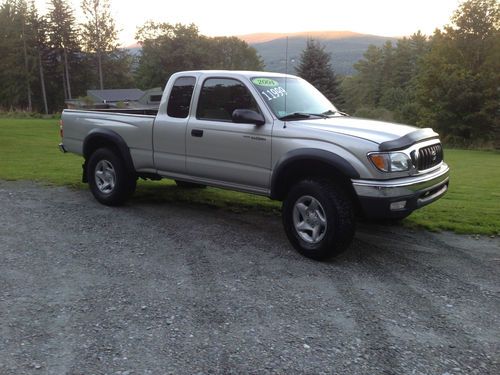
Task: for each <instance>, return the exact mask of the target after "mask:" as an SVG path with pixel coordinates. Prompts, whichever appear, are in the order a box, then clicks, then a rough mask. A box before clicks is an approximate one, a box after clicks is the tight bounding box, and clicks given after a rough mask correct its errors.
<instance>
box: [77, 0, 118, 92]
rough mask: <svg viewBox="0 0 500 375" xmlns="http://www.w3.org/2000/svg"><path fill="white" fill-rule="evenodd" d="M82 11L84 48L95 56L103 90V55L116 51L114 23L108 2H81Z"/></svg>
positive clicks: (105, 0)
mask: <svg viewBox="0 0 500 375" xmlns="http://www.w3.org/2000/svg"><path fill="white" fill-rule="evenodd" d="M82 9H83V13H84V15H85V17H86V18H87V22H86V23H84V24H82V40H83V43H84V48H85V51H87V52H89V53H95V54H96V58H97V70H98V74H99V87H100V88H101V90H103V89H104V79H103V61H102V60H103V55H105V54H107V53H112V52H114V51H116V49H117V32H116V26H115V22H114V20H113V18H112V17H111V13H110V3H109V0H83V1H82Z"/></svg>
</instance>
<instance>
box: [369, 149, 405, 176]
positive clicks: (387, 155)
mask: <svg viewBox="0 0 500 375" xmlns="http://www.w3.org/2000/svg"><path fill="white" fill-rule="evenodd" d="M368 159H370V160H371V162H372V163H373V165H375V167H377V169H379V170H381V171H382V172H403V171H407V170H409V169H410V165H411V160H410V158H409V157H408V156H407V155H406V154H404V153H402V152H372V153H370V154H368Z"/></svg>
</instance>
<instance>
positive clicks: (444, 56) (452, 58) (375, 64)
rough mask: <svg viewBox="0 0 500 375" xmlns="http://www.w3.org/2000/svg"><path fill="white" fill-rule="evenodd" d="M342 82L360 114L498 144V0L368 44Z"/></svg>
mask: <svg viewBox="0 0 500 375" xmlns="http://www.w3.org/2000/svg"><path fill="white" fill-rule="evenodd" d="M355 69H356V70H357V74H356V75H354V76H352V77H346V78H345V79H344V80H343V82H342V85H341V93H342V94H341V95H342V99H343V101H344V104H343V105H344V109H345V110H346V111H347V112H350V113H351V114H354V115H357V116H360V117H371V118H380V119H385V120H394V121H399V122H404V123H409V124H414V125H417V126H420V127H432V128H434V129H436V130H437V131H439V132H440V134H441V135H442V137H443V138H444V139H445V140H446V141H448V143H449V144H455V145H464V146H468V145H478V144H484V145H493V146H495V147H500V116H499V115H500V100H499V99H500V95H499V94H500V3H498V2H497V1H496V0H469V1H466V2H464V3H462V5H461V6H460V7H459V8H458V9H457V10H456V12H455V13H454V15H453V17H452V18H451V24H450V25H449V26H446V27H445V28H444V29H443V30H436V31H435V32H434V34H433V35H432V36H431V37H429V38H427V37H426V36H424V35H422V34H421V33H420V32H419V33H416V34H414V35H412V36H411V37H409V38H403V39H401V40H399V41H398V42H397V44H396V45H393V44H392V43H390V42H388V43H386V44H385V45H384V46H383V47H380V48H379V47H375V46H371V47H370V48H368V50H367V51H366V53H365V54H364V58H363V59H362V60H360V61H359V62H358V63H356V64H355Z"/></svg>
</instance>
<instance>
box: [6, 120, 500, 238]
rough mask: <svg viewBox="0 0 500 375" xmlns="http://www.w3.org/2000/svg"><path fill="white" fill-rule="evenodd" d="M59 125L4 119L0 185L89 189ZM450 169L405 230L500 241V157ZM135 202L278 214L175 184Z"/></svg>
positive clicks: (245, 198)
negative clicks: (444, 189)
mask: <svg viewBox="0 0 500 375" xmlns="http://www.w3.org/2000/svg"><path fill="white" fill-rule="evenodd" d="M58 132H59V125H58V121H57V120H40V119H0V179H3V180H33V181H39V182H42V183H49V184H55V185H67V186H71V187H74V188H86V187H87V186H86V184H82V183H81V182H80V180H81V164H82V158H81V157H78V156H76V155H73V154H65V155H63V154H62V153H61V152H60V151H59V150H58V148H57V144H58V142H59V134H58ZM445 160H446V161H447V162H448V164H449V165H450V166H451V168H452V174H451V184H450V190H449V191H448V193H447V194H446V195H445V197H444V198H442V199H440V200H439V201H437V202H435V203H433V204H431V205H430V206H427V207H424V208H422V209H420V210H418V211H416V212H414V213H413V214H412V215H410V217H408V218H407V219H405V220H404V223H405V224H406V225H411V226H421V227H424V228H427V229H430V230H452V231H455V232H458V233H473V234H499V235H500V167H499V166H500V153H498V152H485V151H465V150H445ZM133 199H134V200H136V201H144V200H146V201H149V202H174V201H175V202H190V203H196V204H203V205H210V206H214V207H221V208H226V209H231V210H236V211H245V210H259V211H262V212H264V213H271V214H273V213H277V212H279V210H280V203H279V202H273V201H271V200H269V199H267V198H264V197H258V196H253V195H249V194H242V193H236V192H231V191H226V190H221V189H215V188H207V189H202V190H200V189H180V188H177V187H176V186H175V184H174V183H173V181H170V180H162V181H161V182H150V181H147V182H146V181H140V182H139V184H138V188H137V193H136V194H135V196H134V198H133Z"/></svg>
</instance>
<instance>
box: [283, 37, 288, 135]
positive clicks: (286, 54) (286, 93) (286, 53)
mask: <svg viewBox="0 0 500 375" xmlns="http://www.w3.org/2000/svg"><path fill="white" fill-rule="evenodd" d="M287 78H288V35H287V36H286V47H285V116H286V115H287V112H286V97H287V95H288V91H287V87H286V83H287ZM283 127H284V128H286V123H285V124H284V125H283Z"/></svg>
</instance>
